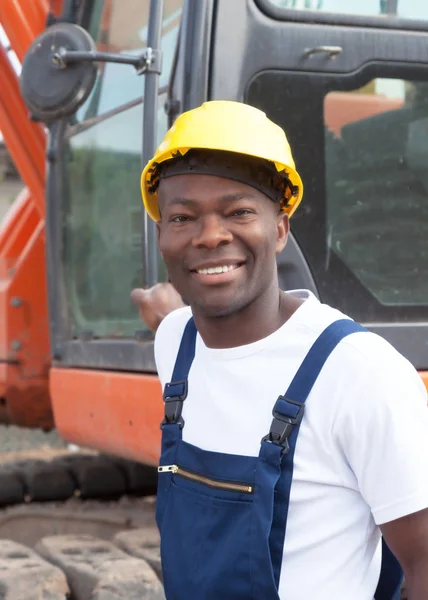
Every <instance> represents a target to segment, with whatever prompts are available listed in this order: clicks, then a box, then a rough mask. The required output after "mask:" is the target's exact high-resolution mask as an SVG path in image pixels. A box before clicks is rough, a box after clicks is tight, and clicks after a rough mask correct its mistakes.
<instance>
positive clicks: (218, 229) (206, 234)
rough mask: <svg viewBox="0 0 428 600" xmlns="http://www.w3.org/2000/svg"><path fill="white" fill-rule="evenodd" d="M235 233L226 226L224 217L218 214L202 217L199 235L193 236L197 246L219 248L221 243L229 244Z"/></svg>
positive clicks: (194, 243) (194, 244)
mask: <svg viewBox="0 0 428 600" xmlns="http://www.w3.org/2000/svg"><path fill="white" fill-rule="evenodd" d="M232 239H233V235H232V234H231V232H230V231H229V230H228V229H227V228H226V227H225V223H224V220H223V219H220V218H218V217H216V216H210V217H207V218H205V219H201V221H200V228H199V232H198V235H197V236H195V237H194V238H193V241H192V243H193V246H194V247H195V248H200V247H205V248H217V246H219V245H221V244H228V243H230V242H231V241H232Z"/></svg>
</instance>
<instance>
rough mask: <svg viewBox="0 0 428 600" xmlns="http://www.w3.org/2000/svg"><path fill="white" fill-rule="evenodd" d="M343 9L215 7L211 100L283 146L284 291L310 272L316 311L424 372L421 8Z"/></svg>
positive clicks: (268, 0)
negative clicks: (283, 137)
mask: <svg viewBox="0 0 428 600" xmlns="http://www.w3.org/2000/svg"><path fill="white" fill-rule="evenodd" d="M344 4H345V3H343V2H339V0H325V1H322V0H317V1H312V2H311V1H310V0H307V1H305V2H303V1H301V2H299V0H293V1H286V0H257V1H255V0H246V1H243V2H228V1H227V0H219V2H218V3H217V14H216V30H215V35H216V42H215V43H214V44H213V49H214V50H213V56H212V71H211V80H210V90H211V98H212V99H235V100H243V101H245V102H247V103H249V104H252V105H254V106H256V107H258V108H260V109H262V110H264V111H265V112H266V113H267V114H268V116H269V117H270V118H272V119H273V120H274V121H276V122H278V123H279V124H280V125H282V126H283V127H284V129H285V131H286V132H287V135H288V137H289V140H290V143H291V145H292V149H293V152H294V155H295V160H296V164H297V168H298V170H299V172H300V173H301V175H302V178H303V182H304V186H305V192H304V200H303V203H302V205H301V208H299V210H298V211H297V213H296V215H295V216H294V217H293V219H292V233H293V236H294V239H295V242H296V245H297V247H298V250H299V252H300V255H299V256H300V258H299V260H301V259H302V257H303V263H302V264H303V265H304V268H303V270H302V267H299V269H298V270H297V273H296V272H294V275H293V278H292V280H291V285H288V283H289V281H288V280H287V277H286V276H285V278H283V284H284V286H285V287H288V288H290V287H296V286H297V285H299V283H301V284H302V285H305V284H307V282H308V270H309V273H310V275H311V277H312V278H313V283H314V286H315V288H316V292H317V293H318V295H319V297H320V299H321V300H322V301H323V302H326V303H329V304H331V305H333V306H336V307H338V308H339V309H341V310H343V311H344V312H345V313H347V314H349V315H350V316H351V317H353V318H354V319H356V320H358V321H360V322H361V323H363V324H365V325H366V326H368V327H369V328H370V329H372V330H373V331H376V332H378V333H380V334H381V335H383V336H384V337H386V338H387V339H388V340H389V341H390V342H392V343H393V344H394V345H395V346H396V348H398V350H400V351H401V352H402V353H403V354H404V355H406V356H407V357H408V358H409V359H410V360H411V361H412V362H413V364H414V365H415V366H416V367H418V368H420V369H426V368H428V330H427V324H428V277H427V275H428V5H426V4H425V3H421V2H417V1H416V0H414V1H413V2H412V1H409V0H406V1H404V0H398V2H397V1H394V2H391V1H389V2H387V1H385V2H382V1H381V2H379V1H378V0H366V1H365V2H360V1H358V2H357V0H350V1H349V2H347V3H346V11H347V14H345V13H344V12H343V10H344V8H343V5H344ZM341 11H342V12H341ZM237 23H239V28H238V27H237V25H236V24H237ZM293 253H295V249H293ZM284 255H285V256H287V249H286V250H285V253H284ZM305 269H306V270H305ZM303 271H305V272H304V273H303ZM299 273H301V276H300V280H299Z"/></svg>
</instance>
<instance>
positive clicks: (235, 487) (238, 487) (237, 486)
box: [158, 465, 254, 494]
mask: <svg viewBox="0 0 428 600" xmlns="http://www.w3.org/2000/svg"><path fill="white" fill-rule="evenodd" d="M158 473H173V474H174V475H180V476H181V477H185V478H186V479H191V480H192V481H197V482H198V483H203V484H204V485H208V486H210V487H213V488H216V489H218V490H228V491H229V492H241V493H244V494H252V493H253V491H254V490H253V486H252V485H249V484H247V483H234V482H232V481H219V480H218V479H211V478H210V477H205V475H199V474H198V473H193V472H192V471H188V470H187V469H183V468H182V467H179V466H178V465H165V466H162V467H158Z"/></svg>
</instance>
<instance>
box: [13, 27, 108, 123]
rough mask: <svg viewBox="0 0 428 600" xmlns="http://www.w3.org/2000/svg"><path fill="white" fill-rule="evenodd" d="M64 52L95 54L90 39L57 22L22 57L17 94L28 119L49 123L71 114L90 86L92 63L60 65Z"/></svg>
mask: <svg viewBox="0 0 428 600" xmlns="http://www.w3.org/2000/svg"><path fill="white" fill-rule="evenodd" d="M64 51H77V52H85V53H94V54H95V52H96V46H95V43H94V41H93V39H92V38H91V36H90V35H89V34H88V33H87V31H85V30H84V29H82V27H79V26H78V25H72V24H70V23H57V24H55V25H52V26H51V27H48V29H46V31H44V32H43V33H42V34H41V35H39V36H38V37H37V38H36V39H35V40H34V42H33V43H32V44H31V46H30V48H29V49H28V51H27V54H26V55H25V58H24V62H23V64H22V73H21V94H22V97H23V99H24V102H25V104H26V105H27V106H28V108H29V110H30V113H31V117H32V118H33V119H36V120H38V121H43V122H45V123H51V122H53V121H56V120H58V119H63V118H65V117H69V116H71V115H72V114H74V113H75V112H76V111H77V110H78V108H80V106H82V104H83V103H84V102H85V100H86V98H87V97H88V96H89V94H90V93H91V90H92V88H93V87H94V84H95V80H96V76H97V67H96V65H95V64H94V63H93V62H86V61H82V62H77V61H76V62H73V63H71V64H67V65H66V64H64V63H63V62H62V61H61V60H60V56H61V53H62V52H64Z"/></svg>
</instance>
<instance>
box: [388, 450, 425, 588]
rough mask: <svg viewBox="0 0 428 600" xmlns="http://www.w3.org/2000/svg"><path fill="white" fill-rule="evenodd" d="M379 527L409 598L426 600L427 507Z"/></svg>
mask: <svg viewBox="0 0 428 600" xmlns="http://www.w3.org/2000/svg"><path fill="white" fill-rule="evenodd" d="M416 460H417V457H416ZM380 530H381V531H382V535H383V536H384V538H385V541H386V543H387V544H388V546H389V547H390V549H391V551H392V552H393V553H394V555H395V556H396V558H397V559H398V562H399V563H400V565H401V567H402V569H403V571H404V577H405V579H406V590H407V598H408V600H426V599H427V598H428V509H425V510H420V511H418V512H416V513H413V514H411V515H408V516H406V517H401V519H397V520H395V521H391V522H389V523H384V524H383V525H381V526H380Z"/></svg>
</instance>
